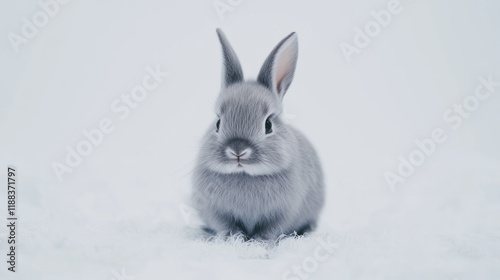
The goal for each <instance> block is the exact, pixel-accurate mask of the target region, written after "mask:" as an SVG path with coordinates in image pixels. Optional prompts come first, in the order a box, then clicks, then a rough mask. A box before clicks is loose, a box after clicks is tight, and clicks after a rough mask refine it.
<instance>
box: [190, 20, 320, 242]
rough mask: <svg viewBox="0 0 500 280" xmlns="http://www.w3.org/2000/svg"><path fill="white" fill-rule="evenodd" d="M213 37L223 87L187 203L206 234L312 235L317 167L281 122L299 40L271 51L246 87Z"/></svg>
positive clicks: (307, 147)
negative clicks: (219, 57) (219, 56)
mask: <svg viewBox="0 0 500 280" xmlns="http://www.w3.org/2000/svg"><path fill="white" fill-rule="evenodd" d="M217 33H218V36H219V39H220V42H221V44H222V50H223V57H224V66H223V73H222V89H221V92H220V95H219V98H218V100H217V103H216V113H217V118H216V119H215V120H214V123H213V125H211V126H210V128H209V130H208V132H207V133H206V135H205V137H204V139H203V143H202V146H201V150H200V153H199V155H198V160H197V166H196V168H195V171H194V177H193V185H194V186H193V197H192V198H193V203H194V205H195V207H196V208H197V210H198V211H199V214H200V216H201V218H202V219H203V220H204V222H205V224H206V228H205V229H206V230H207V231H209V232H212V233H217V234H222V235H230V234H243V235H244V236H245V237H247V238H255V239H264V240H275V239H277V238H278V237H279V236H280V235H281V234H291V233H294V232H296V233H298V234H303V233H305V232H307V231H309V230H312V229H313V228H314V227H315V225H316V222H317V220H318V216H319V213H320V210H321V208H322V206H323V200H324V186H323V174H322V171H321V166H320V163H319V160H318V157H317V155H316V152H315V151H314V148H313V147H312V146H311V144H310V143H309V142H308V141H307V139H306V138H305V137H304V136H303V135H302V133H300V132H299V131H297V130H296V129H294V128H292V127H290V126H289V125H287V124H285V123H284V122H283V120H282V118H283V114H282V99H283V96H284V94H285V92H286V90H287V89H288V87H289V85H290V83H291V82H292V79H293V74H294V71H295V65H296V62H297V54H298V42H297V35H296V34H295V33H292V34H290V35H289V36H287V37H286V38H285V39H283V40H282V41H281V42H280V43H279V44H278V45H277V46H276V48H275V49H274V50H273V51H272V52H271V54H270V55H269V57H268V58H267V59H266V61H265V62H264V65H263V66H262V69H261V71H260V74H259V76H258V79H257V80H256V81H244V80H243V71H242V70H241V66H240V63H239V61H238V58H237V57H236V54H235V52H234V51H233V49H232V47H231V46H230V45H229V42H228V41H227V39H226V37H225V35H224V34H223V32H222V31H221V30H219V29H217ZM268 118H269V121H267V120H268ZM269 123H270V124H271V125H269ZM269 127H271V129H269Z"/></svg>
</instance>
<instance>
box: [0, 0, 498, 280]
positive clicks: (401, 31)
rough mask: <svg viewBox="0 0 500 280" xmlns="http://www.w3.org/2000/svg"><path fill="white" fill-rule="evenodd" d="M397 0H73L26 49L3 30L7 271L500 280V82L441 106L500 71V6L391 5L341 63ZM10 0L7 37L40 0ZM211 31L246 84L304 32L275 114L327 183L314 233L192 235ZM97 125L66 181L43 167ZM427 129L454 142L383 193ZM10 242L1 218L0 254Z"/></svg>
mask: <svg viewBox="0 0 500 280" xmlns="http://www.w3.org/2000/svg"><path fill="white" fill-rule="evenodd" d="M46 1H47V0H45V1H44V0H42V2H46ZM221 1H222V0H221ZM222 2H224V3H227V2H226V1H222ZM388 2H389V1H367V0H364V1H356V2H355V3H350V2H346V1H318V2H315V3H307V4H305V2H302V1H272V2H271V1H267V2H266V1H243V2H241V4H237V5H236V4H235V7H233V9H232V10H231V11H228V12H226V13H225V14H224V20H222V21H221V20H220V18H219V16H218V14H217V12H216V11H215V10H214V7H213V2H212V1H184V2H181V1H176V2H174V1H169V2H167V1H163V2H161V1H152V0H150V1H141V2H135V3H125V2H120V1H106V2H102V1H100V2H98V1H70V2H69V3H68V4H66V5H61V6H60V7H59V8H60V9H59V11H58V12H57V13H56V15H55V16H54V17H51V18H50V19H49V20H48V23H47V25H46V26H44V27H43V28H40V30H39V31H38V32H37V33H36V36H34V37H33V38H29V39H28V43H27V44H22V45H20V46H19V52H18V53H17V54H16V53H15V51H14V49H13V48H12V46H11V44H10V42H9V39H4V40H1V41H0V48H1V50H2V51H1V52H0V56H1V61H2V64H1V65H2V67H0V71H1V76H2V77H3V81H2V83H0V92H1V97H2V98H1V101H0V182H6V180H7V179H6V176H7V174H6V173H7V172H6V169H7V166H8V165H15V166H17V167H18V177H19V187H18V188H19V189H18V216H19V221H18V223H19V224H18V232H17V238H18V247H17V250H18V252H17V253H18V263H17V272H16V273H12V272H9V271H7V264H6V263H5V262H2V263H3V264H1V265H0V279H9V280H10V279H50V280H54V279H55V280H57V279H103V280H104V279H106V280H110V279H113V280H125V279H136V280H141V279H371V280H372V279H405V280H407V279H410V280H411V279H439V280H464V279H498V278H499V277H500V146H499V145H498V143H499V140H500V130H499V126H498V123H499V122H500V114H499V113H498V112H499V109H500V95H499V93H500V87H496V91H495V92H493V93H492V94H491V96H490V97H489V98H487V99H485V100H482V101H480V103H479V104H478V107H477V109H475V110H474V111H472V112H470V115H468V116H467V117H463V118H462V121H463V122H462V123H461V124H460V125H459V126H458V128H457V129H453V127H452V125H453V123H451V122H449V121H446V120H445V119H443V114H444V113H445V112H446V111H447V110H449V109H453V108H454V107H453V106H454V104H459V103H462V102H464V100H466V98H468V97H469V96H473V95H474V92H475V89H476V87H477V86H478V85H480V80H479V78H480V77H484V78H487V77H488V76H489V75H492V77H493V78H492V79H493V80H494V81H497V80H500V70H499V69H498V67H497V65H499V62H500V53H499V52H498V46H499V44H500V38H499V36H498V32H497V30H496V29H495V28H496V27H497V26H498V24H499V21H498V15H497V14H498V10H499V8H500V5H499V3H497V2H495V1H492V0H491V1H490V0H488V1H482V2H480V3H474V2H466V1H459V2H457V1H451V0H446V1H439V2H438V1H434V2H431V1H425V0H421V1H411V2H410V1H405V0H401V5H402V7H403V10H402V12H401V13H400V14H398V15H393V16H392V19H391V22H390V24H389V25H388V26H387V27H384V28H383V29H382V30H381V31H380V33H379V34H378V35H377V36H375V37H374V38H372V41H371V43H370V44H369V45H368V46H367V47H366V48H362V49H361V51H360V53H359V54H354V55H353V56H352V61H351V62H350V63H348V62H347V61H346V59H345V57H344V55H343V53H342V51H341V49H340V48H339V45H340V43H341V42H346V43H348V44H353V37H354V35H355V31H354V28H356V27H360V28H362V27H364V26H365V24H367V22H369V21H370V20H372V16H371V14H370V11H372V10H376V11H379V10H381V9H385V8H386V7H387V4H388ZM234 3H236V1H234ZM3 6H4V7H3V8H2V9H0V13H1V15H0V18H1V22H2V24H1V25H0V34H4V35H5V37H4V38H7V36H8V34H9V32H16V33H18V34H20V32H21V29H22V25H23V19H22V18H23V17H27V18H29V19H31V18H32V16H33V15H34V14H36V13H37V12H38V11H41V10H42V8H41V7H40V5H39V4H38V1H23V2H22V3H21V2H19V3H17V2H16V3H9V4H6V3H4V5H3ZM217 27H220V28H222V29H223V30H224V32H225V33H226V35H227V37H228V39H229V41H230V42H231V43H232V45H233V47H234V49H235V51H236V53H237V54H238V55H239V57H240V60H241V62H242V65H243V68H244V73H245V75H246V76H247V77H249V78H252V77H255V76H256V75H257V72H258V70H259V68H260V66H261V63H262V62H263V61H264V59H265V57H266V56H267V54H268V53H269V52H270V51H271V49H272V48H273V47H274V45H275V44H276V43H277V42H279V40H280V39H282V38H283V37H285V36H286V35H288V34H289V33H290V32H292V31H295V32H297V34H298V37H299V46H300V51H299V52H300V53H299V62H298V66H297V67H298V68H297V72H296V75H295V80H294V82H293V83H292V85H291V87H290V90H289V92H288V93H287V95H286V96H285V106H286V113H287V116H288V122H289V123H291V124H292V125H294V126H296V127H297V128H299V129H300V130H301V131H303V132H304V133H305V134H306V135H307V136H308V137H309V139H310V140H311V142H312V143H313V144H314V146H315V147H316V148H317V150H318V153H319V155H320V157H321V159H322V163H323V168H324V172H325V175H326V183H327V198H326V205H325V208H324V210H323V213H322V217H321V221H320V225H319V228H318V230H317V231H316V232H314V233H312V234H310V235H308V236H305V237H290V238H286V239H283V240H281V241H280V242H279V243H278V244H269V243H262V242H243V241H242V240H241V239H240V238H237V237H234V238H231V239H229V240H223V239H221V238H215V239H210V240H206V239H205V238H204V237H203V236H202V235H201V233H200V232H199V230H198V225H199V224H200V221H199V220H198V219H197V217H196V213H194V212H193V211H192V209H191V208H190V206H189V193H190V173H191V171H192V168H193V166H194V163H195V157H196V152H197V150H198V146H199V143H200V139H201V137H202V135H203V134H204V132H205V130H206V128H207V127H208V126H209V125H211V123H212V122H213V118H214V114H213V104H214V102H215V98H216V96H217V91H218V89H219V86H220V84H219V83H220V65H221V57H220V46H219V43H218V41H217V37H216V34H215V29H216V28H217ZM156 67H159V69H161V71H164V72H168V73H169V75H168V77H164V78H163V79H161V81H159V82H158V86H157V87H156V88H154V89H152V90H150V91H148V92H147V95H146V97H145V98H144V99H143V100H142V101H140V102H137V104H136V105H137V107H136V108H135V109H131V110H130V113H129V114H128V115H126V116H125V114H124V113H123V112H116V111H113V110H112V104H113V103H114V102H118V104H119V105H123V104H125V103H123V101H122V95H130V93H131V91H132V90H133V89H134V87H136V86H139V85H142V84H143V79H144V78H145V77H146V76H147V75H150V74H148V73H149V72H148V70H147V69H148V68H152V69H156ZM103 120H110V121H111V123H112V125H113V127H114V129H113V130H112V131H111V132H109V133H104V132H103V139H102V142H101V143H99V144H98V145H96V146H93V147H92V151H91V152H90V153H89V155H88V156H85V157H83V158H82V161H81V163H80V164H78V165H77V166H76V167H74V168H71V169H72V171H71V172H69V173H65V174H63V175H62V180H61V181H60V180H58V177H57V176H56V173H55V172H54V170H53V164H54V162H59V163H65V161H66V160H65V157H66V155H67V153H68V152H67V146H69V147H70V148H72V149H76V147H77V145H78V143H80V142H82V141H84V140H85V139H86V138H85V136H84V135H83V133H82V130H84V129H86V130H87V131H94V130H95V129H97V128H99V127H100V124H101V122H102V121H103ZM435 128H441V129H442V130H443V131H444V133H445V135H446V137H447V140H446V141H445V142H444V143H440V144H437V145H436V148H435V151H434V153H432V154H431V155H430V156H428V157H426V158H425V159H424V161H423V163H422V164H421V165H419V166H417V167H415V170H414V172H413V174H412V175H410V176H409V177H408V178H405V181H404V182H401V183H398V184H397V185H396V186H395V187H394V188H393V189H391V187H390V186H389V184H388V183H387V181H386V179H385V178H384V174H385V173H386V172H387V171H390V172H397V168H398V164H399V160H398V157H399V156H400V155H401V156H403V157H404V158H406V159H408V157H409V155H410V154H411V153H412V152H413V151H415V150H416V149H417V148H418V147H417V145H416V144H415V140H416V139H418V140H423V139H427V138H430V137H431V135H432V131H433V130H434V129H435ZM2 184H3V187H2V191H1V192H0V193H1V194H2V195H0V209H3V210H1V213H2V214H0V217H1V218H0V219H2V220H3V219H4V216H5V214H6V209H7V206H6V199H5V196H4V194H5V184H4V183H2ZM7 236H8V231H7V227H5V226H2V227H0V255H2V256H5V255H6V254H7V248H8V247H7V244H6V238H7ZM325 244H329V245H325ZM297 271H298V272H297Z"/></svg>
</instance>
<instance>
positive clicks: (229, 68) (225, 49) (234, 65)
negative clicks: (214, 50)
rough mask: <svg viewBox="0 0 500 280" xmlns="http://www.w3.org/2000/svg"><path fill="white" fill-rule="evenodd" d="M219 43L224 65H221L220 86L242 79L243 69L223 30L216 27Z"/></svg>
mask: <svg viewBox="0 0 500 280" xmlns="http://www.w3.org/2000/svg"><path fill="white" fill-rule="evenodd" d="M217 35H218V36H219V40H220V44H221V45H222V56H223V59H224V65H223V66H222V87H223V88H224V87H227V86H229V85H231V84H234V83H238V82H242V81H243V70H241V65H240V61H239V60H238V57H237V56H236V53H235V52H234V50H233V48H232V47H231V45H230V44H229V41H228V40H227V38H226V35H224V32H222V30H220V29H219V28H217Z"/></svg>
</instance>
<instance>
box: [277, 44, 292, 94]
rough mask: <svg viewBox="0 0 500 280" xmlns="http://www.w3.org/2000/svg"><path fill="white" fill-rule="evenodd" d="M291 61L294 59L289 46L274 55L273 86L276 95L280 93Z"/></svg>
mask: <svg viewBox="0 0 500 280" xmlns="http://www.w3.org/2000/svg"><path fill="white" fill-rule="evenodd" d="M293 59H294V51H293V48H291V47H290V45H288V46H286V47H285V48H284V49H283V50H282V51H280V52H279V53H278V54H277V55H276V61H275V66H276V68H275V72H274V77H275V81H274V86H275V88H276V92H278V94H279V93H281V90H282V85H283V79H285V77H286V75H287V74H288V72H290V71H291V68H292V62H293Z"/></svg>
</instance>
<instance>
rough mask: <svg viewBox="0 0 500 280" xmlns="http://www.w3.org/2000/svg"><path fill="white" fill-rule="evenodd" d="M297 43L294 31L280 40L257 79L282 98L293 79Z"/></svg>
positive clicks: (297, 51)
mask: <svg viewBox="0 0 500 280" xmlns="http://www.w3.org/2000/svg"><path fill="white" fill-rule="evenodd" d="M298 53H299V43H298V39H297V34H295V32H293V33H291V34H290V35H288V36H287V37H286V38H285V39H283V40H281V42H279V44H278V45H277V46H276V47H275V48H274V49H273V51H272V52H271V54H270V55H269V56H268V57H267V59H266V61H265V62H264V65H262V68H261V69H260V73H259V76H258V78H257V81H258V82H259V83H261V84H262V85H264V86H266V87H267V88H269V89H270V90H271V91H272V92H274V93H276V94H277V95H278V96H279V97H281V98H283V96H284V95H285V93H286V90H287V89H288V87H289V86H290V84H291V83H292V80H293V74H294V72H295V66H296V65H297V56H298Z"/></svg>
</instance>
